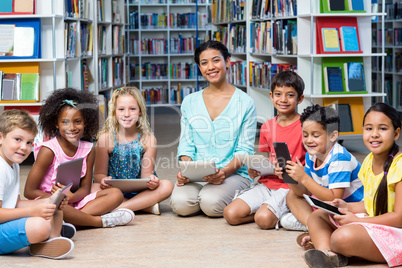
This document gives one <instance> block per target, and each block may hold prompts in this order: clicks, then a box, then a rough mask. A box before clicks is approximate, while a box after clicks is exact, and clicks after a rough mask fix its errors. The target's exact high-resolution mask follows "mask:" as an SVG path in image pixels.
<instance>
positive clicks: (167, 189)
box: [118, 180, 173, 213]
mask: <svg viewBox="0 0 402 268" xmlns="http://www.w3.org/2000/svg"><path fill="white" fill-rule="evenodd" d="M172 191H173V183H172V182H171V181H168V180H160V181H159V186H158V187H157V188H156V189H154V190H145V191H142V192H140V193H138V194H137V195H136V196H134V197H133V198H130V199H125V200H124V201H123V203H121V204H120V205H119V206H118V208H128V209H131V210H132V211H139V210H142V211H145V212H149V213H151V212H152V206H153V205H155V204H156V203H159V202H161V201H163V200H165V199H166V198H168V197H169V196H170V195H171V193H172Z"/></svg>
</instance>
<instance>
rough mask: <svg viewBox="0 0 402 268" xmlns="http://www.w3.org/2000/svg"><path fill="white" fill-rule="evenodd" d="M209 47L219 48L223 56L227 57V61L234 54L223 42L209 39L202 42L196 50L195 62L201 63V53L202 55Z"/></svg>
mask: <svg viewBox="0 0 402 268" xmlns="http://www.w3.org/2000/svg"><path fill="white" fill-rule="evenodd" d="M207 49H215V50H218V51H219V52H220V53H221V54H222V56H223V58H224V59H225V61H226V60H227V59H228V58H230V57H231V56H232V55H231V54H230V53H229V50H228V48H227V47H226V46H225V45H224V44H222V43H221V42H218V41H215V40H208V41H207V42H205V43H202V44H201V45H200V46H199V47H197V49H196V50H195V53H194V61H195V63H197V64H198V65H200V55H201V53H202V52H204V51H205V50H207Z"/></svg>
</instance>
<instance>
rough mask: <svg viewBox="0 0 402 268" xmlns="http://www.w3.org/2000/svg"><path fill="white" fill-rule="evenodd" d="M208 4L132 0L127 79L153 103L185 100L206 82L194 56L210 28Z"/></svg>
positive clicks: (201, 0) (128, 8)
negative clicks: (200, 73)
mask: <svg viewBox="0 0 402 268" xmlns="http://www.w3.org/2000/svg"><path fill="white" fill-rule="evenodd" d="M208 6H209V4H208V3H207V1H206V0H155V1H152V0H146V1H144V0H139V1H138V0H137V1H135V0H130V1H127V4H126V13H127V23H128V25H127V28H126V36H127V48H128V56H127V83H128V84H129V85H134V86H136V87H138V88H139V89H140V90H141V91H142V93H143V96H144V97H145V99H146V101H147V105H149V106H154V107H158V106H169V105H180V103H181V100H182V99H183V98H184V97H185V96H186V95H187V94H189V93H191V92H194V91H198V90H199V89H200V88H203V87H205V86H206V81H205V80H204V79H203V78H202V76H201V75H199V74H198V66H197V65H196V64H195V62H194V59H193V58H194V50H195V48H196V47H197V43H198V44H199V43H202V42H204V41H205V39H206V38H207V37H208V36H209V33H210V27H209V22H208V20H209V19H208Z"/></svg>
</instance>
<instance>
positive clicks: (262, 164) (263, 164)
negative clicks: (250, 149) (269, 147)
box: [235, 155, 275, 176]
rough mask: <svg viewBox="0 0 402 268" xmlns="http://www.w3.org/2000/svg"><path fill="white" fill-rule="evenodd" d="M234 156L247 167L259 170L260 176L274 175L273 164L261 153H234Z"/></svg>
mask: <svg viewBox="0 0 402 268" xmlns="http://www.w3.org/2000/svg"><path fill="white" fill-rule="evenodd" d="M235 157H236V158H237V159H239V160H240V162H242V163H243V165H245V166H247V167H248V168H250V169H254V170H257V171H259V172H260V173H261V176H268V175H275V172H274V169H275V166H274V164H272V163H271V161H269V160H268V158H266V157H265V156H263V155H235Z"/></svg>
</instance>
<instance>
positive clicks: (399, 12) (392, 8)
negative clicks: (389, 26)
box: [380, 1, 402, 20]
mask: <svg viewBox="0 0 402 268" xmlns="http://www.w3.org/2000/svg"><path fill="white" fill-rule="evenodd" d="M380 7H381V5H380ZM384 12H385V13H387V15H386V16H385V20H398V19H402V1H393V3H385V6H384Z"/></svg>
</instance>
